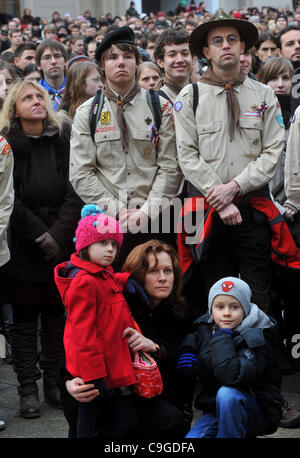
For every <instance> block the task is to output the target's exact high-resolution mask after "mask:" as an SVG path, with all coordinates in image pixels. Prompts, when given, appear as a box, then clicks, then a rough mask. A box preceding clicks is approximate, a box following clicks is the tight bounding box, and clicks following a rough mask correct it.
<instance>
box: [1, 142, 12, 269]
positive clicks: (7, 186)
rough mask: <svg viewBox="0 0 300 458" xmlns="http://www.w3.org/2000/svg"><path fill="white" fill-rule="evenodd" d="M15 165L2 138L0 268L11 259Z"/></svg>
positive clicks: (9, 150)
mask: <svg viewBox="0 0 300 458" xmlns="http://www.w3.org/2000/svg"><path fill="white" fill-rule="evenodd" d="M13 165H14V162H13V154H12V150H11V148H10V145H9V144H8V143H7V141H6V140H5V139H4V138H3V137H0V266H3V265H4V264H6V263H7V262H8V261H9V258H10V253H9V249H8V246H7V227H8V223H9V218H10V215H11V212H12V210H13V204H14V185H13Z"/></svg>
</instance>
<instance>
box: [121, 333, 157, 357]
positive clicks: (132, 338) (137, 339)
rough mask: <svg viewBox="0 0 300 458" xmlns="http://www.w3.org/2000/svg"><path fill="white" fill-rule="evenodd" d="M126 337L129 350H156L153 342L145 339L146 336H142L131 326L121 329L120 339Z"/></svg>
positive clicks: (134, 351)
mask: <svg viewBox="0 0 300 458" xmlns="http://www.w3.org/2000/svg"><path fill="white" fill-rule="evenodd" d="M126 337H128V346H129V349H130V351H131V352H133V353H136V352H138V351H145V352H152V353H153V352H156V351H157V348H156V345H155V343H154V342H153V341H152V340H150V339H147V337H145V336H143V335H142V334H141V333H139V332H138V331H137V330H136V329H133V328H126V329H124V331H123V334H122V339H125V338H126Z"/></svg>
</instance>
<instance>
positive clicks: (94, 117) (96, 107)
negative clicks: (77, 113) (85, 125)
mask: <svg viewBox="0 0 300 458" xmlns="http://www.w3.org/2000/svg"><path fill="white" fill-rule="evenodd" d="M103 104H104V94H103V92H102V91H101V89H99V91H97V94H96V95H95V97H94V99H93V102H92V106H91V111H90V116H89V122H90V130H91V137H92V139H93V142H94V143H95V132H96V126H97V124H98V121H99V118H100V115H101V111H102V108H103Z"/></svg>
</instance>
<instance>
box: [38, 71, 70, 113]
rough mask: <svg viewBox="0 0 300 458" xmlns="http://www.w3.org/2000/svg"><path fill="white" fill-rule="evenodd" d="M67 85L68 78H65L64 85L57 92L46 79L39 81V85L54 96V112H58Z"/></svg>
mask: <svg viewBox="0 0 300 458" xmlns="http://www.w3.org/2000/svg"><path fill="white" fill-rule="evenodd" d="M65 83H66V78H64V81H63V83H62V85H61V86H60V88H59V89H57V90H55V89H53V87H51V86H49V84H48V83H47V81H46V80H45V79H41V80H40V81H39V84H40V85H41V86H43V87H44V88H45V89H46V90H47V91H48V92H49V93H50V94H54V111H57V110H58V107H59V105H60V102H61V96H62V94H63V92H64V90H65Z"/></svg>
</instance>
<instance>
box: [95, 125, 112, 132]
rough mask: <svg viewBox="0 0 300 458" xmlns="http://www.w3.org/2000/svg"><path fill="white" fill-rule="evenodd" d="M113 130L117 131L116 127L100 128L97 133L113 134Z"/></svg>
mask: <svg viewBox="0 0 300 458" xmlns="http://www.w3.org/2000/svg"><path fill="white" fill-rule="evenodd" d="M112 130H115V126H107V127H98V128H97V129H96V132H111V131H112Z"/></svg>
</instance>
